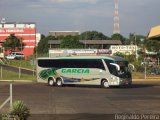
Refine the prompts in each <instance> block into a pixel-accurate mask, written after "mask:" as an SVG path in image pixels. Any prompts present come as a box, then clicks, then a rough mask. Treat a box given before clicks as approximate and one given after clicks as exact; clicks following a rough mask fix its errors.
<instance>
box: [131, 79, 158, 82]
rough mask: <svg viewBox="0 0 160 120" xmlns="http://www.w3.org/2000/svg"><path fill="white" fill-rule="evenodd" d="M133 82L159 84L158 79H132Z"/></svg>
mask: <svg viewBox="0 0 160 120" xmlns="http://www.w3.org/2000/svg"><path fill="white" fill-rule="evenodd" d="M132 81H133V82H134V81H136V82H138V81H143V82H152V81H157V82H158V81H159V82H160V79H133V80H132Z"/></svg>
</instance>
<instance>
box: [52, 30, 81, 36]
mask: <svg viewBox="0 0 160 120" xmlns="http://www.w3.org/2000/svg"><path fill="white" fill-rule="evenodd" d="M49 35H51V36H55V37H59V36H68V35H71V36H77V35H80V32H79V31H50V32H49Z"/></svg>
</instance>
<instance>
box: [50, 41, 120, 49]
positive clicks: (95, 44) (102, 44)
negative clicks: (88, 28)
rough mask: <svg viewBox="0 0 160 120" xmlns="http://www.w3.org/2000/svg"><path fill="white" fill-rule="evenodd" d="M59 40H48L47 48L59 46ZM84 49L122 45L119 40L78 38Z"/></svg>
mask: <svg viewBox="0 0 160 120" xmlns="http://www.w3.org/2000/svg"><path fill="white" fill-rule="evenodd" d="M61 42H62V41H61V40H49V41H48V45H49V48H50V49H51V48H53V49H56V48H60V44H61ZM79 42H80V43H81V44H82V45H83V48H85V49H109V48H110V46H111V45H122V42H121V41H120V40H79Z"/></svg>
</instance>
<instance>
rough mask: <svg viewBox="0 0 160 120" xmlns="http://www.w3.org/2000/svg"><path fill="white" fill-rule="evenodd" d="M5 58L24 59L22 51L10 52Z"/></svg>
mask: <svg viewBox="0 0 160 120" xmlns="http://www.w3.org/2000/svg"><path fill="white" fill-rule="evenodd" d="M6 58H7V59H10V60H14V59H16V60H20V59H24V54H23V53H22V52H12V53H11V54H9V55H7V56H6Z"/></svg>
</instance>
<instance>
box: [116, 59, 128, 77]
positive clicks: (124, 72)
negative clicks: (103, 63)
mask: <svg viewBox="0 0 160 120" xmlns="http://www.w3.org/2000/svg"><path fill="white" fill-rule="evenodd" d="M116 64H118V65H119V66H120V71H119V72H118V76H119V77H121V78H125V77H126V76H128V75H129V76H128V77H131V74H130V69H129V67H128V62H126V61H118V62H116Z"/></svg>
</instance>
